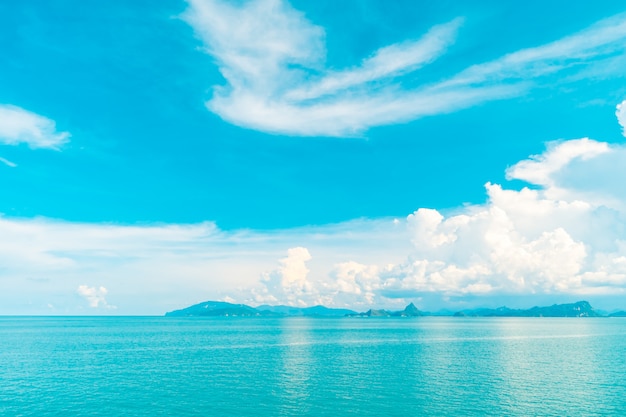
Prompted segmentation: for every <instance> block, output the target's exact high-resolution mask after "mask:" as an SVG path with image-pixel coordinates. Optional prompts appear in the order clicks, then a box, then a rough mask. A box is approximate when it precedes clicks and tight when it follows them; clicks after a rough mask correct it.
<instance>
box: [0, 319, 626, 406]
mask: <svg viewBox="0 0 626 417" xmlns="http://www.w3.org/2000/svg"><path fill="white" fill-rule="evenodd" d="M0 415H2V416H12V417H13V416H346V415H354V416H404V417H406V416H429V415H432V416H471V415H494V416H501V415H519V416H533V415H555V416H563V415H570V416H573V415H576V416H579V415H611V416H613V415H615V416H619V415H626V319H540V318H531V319H528V318H440V317H429V318H418V319H307V318H288V319H243V318H206V319H175V318H164V317H151V318H135V317H132V318H119V317H117V318H86V317H85V318H0Z"/></svg>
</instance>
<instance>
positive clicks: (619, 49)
mask: <svg viewBox="0 0 626 417" xmlns="http://www.w3.org/2000/svg"><path fill="white" fill-rule="evenodd" d="M188 3H189V8H188V9H187V10H186V12H185V13H184V15H183V18H184V19H185V20H186V21H187V22H188V23H189V24H190V25H191V26H192V27H193V28H194V29H195V31H196V33H197V35H198V36H199V37H200V38H201V39H202V41H203V42H204V44H205V46H206V52H207V53H209V54H210V55H211V56H213V57H214V58H215V60H216V63H217V65H218V67H219V69H220V71H221V73H222V75H223V76H224V78H225V80H226V85H224V86H216V87H214V93H213V97H212V98H211V99H210V100H209V101H208V102H207V103H206V105H207V107H208V109H210V110H211V111H213V112H215V113H216V114H218V115H219V116H220V117H222V118H223V119H224V120H226V121H228V122H230V123H233V124H236V125H239V126H243V127H247V128H252V129H257V130H261V131H266V132H272V133H281V134H291V135H300V136H313V135H325V136H352V135H357V134H359V133H360V132H363V131H364V130H366V129H368V128H370V127H373V126H379V125H385V124H393V123H398V122H404V121H408V120H413V119H417V118H420V117H424V116H429V115H434V114H441V113H447V112H452V111H456V110H459V109H463V108H467V107H470V106H472V105H475V104H478V103H481V102H484V101H488V100H495V99H503V98H509V97H514V96H518V95H520V94H523V93H524V92H525V91H527V90H528V89H529V88H532V87H533V86H539V85H541V84H542V82H543V83H544V84H546V85H547V84H553V83H554V82H555V80H554V78H553V77H551V76H552V75H554V74H558V73H559V72H561V71H565V70H567V71H568V75H569V77H570V79H574V78H575V77H574V74H576V73H577V72H578V73H580V74H583V72H584V71H592V70H593V69H594V68H596V67H601V68H603V71H605V72H606V71H607V69H606V68H610V66H607V65H605V64H606V62H607V61H608V60H611V59H615V57H620V56H622V55H623V53H624V51H625V49H626V47H625V46H624V45H625V43H624V40H626V16H624V15H619V16H616V17H613V18H611V19H606V20H603V21H600V22H598V23H597V24H595V25H593V26H592V27H590V28H587V29H585V30H583V31H581V32H579V33H577V34H574V35H572V36H569V37H565V38H563V39H560V40H557V41H554V42H552V43H549V44H547V45H542V46H538V47H534V48H527V49H523V50H520V51H516V52H512V53H510V54H508V55H505V56H503V57H501V58H498V59H496V60H493V61H490V62H486V63H481V64H478V65H473V66H470V67H468V68H466V69H465V70H462V71H461V72H459V73H457V74H449V75H448V76H447V77H443V78H442V79H441V80H440V81H439V82H435V83H433V84H428V85H426V84H423V85H419V86H417V87H415V86H412V87H410V88H408V87H406V86H405V85H404V84H403V80H404V79H403V76H404V75H407V74H414V73H415V72H416V71H418V70H419V69H420V68H423V67H424V66H426V65H428V64H429V63H431V62H433V61H435V60H436V59H437V58H439V57H441V56H442V55H444V54H446V53H447V52H448V51H449V49H450V47H451V45H452V44H453V43H454V42H455V40H456V39H457V37H458V31H459V28H460V26H461V25H462V23H463V19H462V18H456V19H453V20H451V21H450V22H447V23H443V24H440V25H436V26H433V27H432V28H431V29H430V30H429V31H427V32H426V33H425V34H424V35H423V36H422V37H421V38H420V39H415V40H404V41H401V42H399V43H396V44H392V45H388V46H385V47H382V48H380V49H378V50H376V51H373V52H372V54H371V55H370V56H369V57H366V58H365V59H363V60H362V61H361V62H360V63H355V65H354V66H352V67H349V68H346V69H342V70H336V69H330V68H327V66H326V64H325V60H326V45H325V39H324V37H325V33H324V29H323V28H321V27H319V26H316V25H314V24H313V23H311V22H310V21H309V20H307V19H306V17H305V16H304V15H303V14H302V13H300V12H298V11H297V10H295V9H293V8H292V7H291V6H290V5H289V4H288V3H287V2H286V1H283V0H254V1H249V2H244V3H231V2H225V1H222V0H189V1H188ZM615 72H616V73H617V72H619V73H620V74H621V70H618V69H615ZM607 75H610V74H607ZM564 79H565V77H560V82H565V80H564Z"/></svg>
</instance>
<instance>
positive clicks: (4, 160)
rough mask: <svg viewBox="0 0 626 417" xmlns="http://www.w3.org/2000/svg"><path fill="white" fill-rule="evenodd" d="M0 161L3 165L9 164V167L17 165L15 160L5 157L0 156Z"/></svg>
mask: <svg viewBox="0 0 626 417" xmlns="http://www.w3.org/2000/svg"><path fill="white" fill-rule="evenodd" d="M0 162H2V163H3V164H4V165H6V166H9V167H11V168H15V167H16V166H17V164H16V163H15V162H11V161H9V160H8V159H5V158H3V157H1V156H0Z"/></svg>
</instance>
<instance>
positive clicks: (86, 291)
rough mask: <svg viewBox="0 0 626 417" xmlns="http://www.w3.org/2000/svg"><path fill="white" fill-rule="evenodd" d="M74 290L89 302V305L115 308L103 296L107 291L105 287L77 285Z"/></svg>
mask: <svg viewBox="0 0 626 417" xmlns="http://www.w3.org/2000/svg"><path fill="white" fill-rule="evenodd" d="M76 292H77V293H78V294H79V295H80V296H81V297H83V298H84V299H85V300H87V302H88V303H89V307H91V308H98V307H105V308H115V306H111V305H109V303H107V300H106V298H105V296H106V295H107V293H108V292H109V291H108V290H107V289H106V288H104V287H102V286H100V287H98V288H96V287H88V286H87V285H79V286H78V288H77V289H76Z"/></svg>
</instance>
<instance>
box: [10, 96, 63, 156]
mask: <svg viewBox="0 0 626 417" xmlns="http://www.w3.org/2000/svg"><path fill="white" fill-rule="evenodd" d="M69 137H70V134H69V133H68V132H59V131H57V130H56V124H55V122H54V121H53V120H50V119H48V118H46V117H44V116H40V115H38V114H35V113H32V112H30V111H28V110H24V109H22V108H20V107H17V106H12V105H6V104H0V143H2V144H5V145H19V144H21V143H24V144H26V145H28V146H29V147H31V148H32V149H37V148H48V149H59V148H60V147H61V146H62V145H63V144H65V143H67V142H68V141H69Z"/></svg>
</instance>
